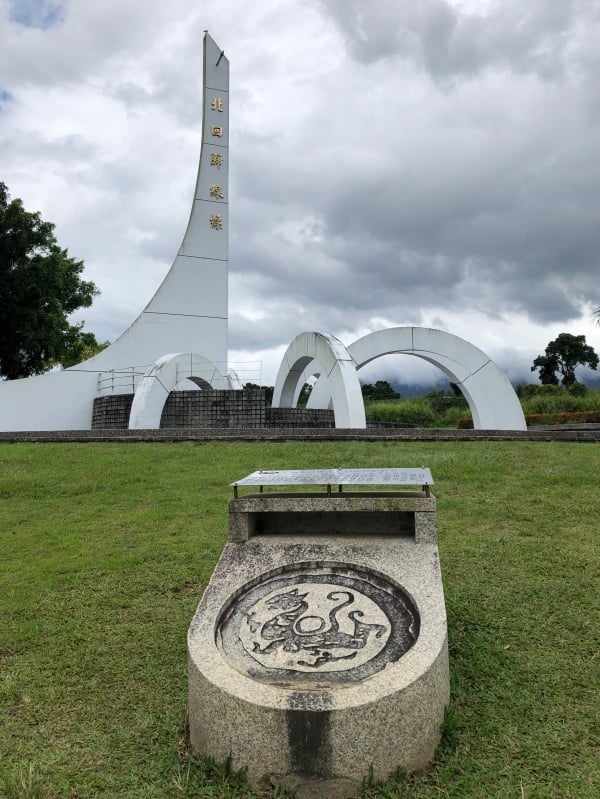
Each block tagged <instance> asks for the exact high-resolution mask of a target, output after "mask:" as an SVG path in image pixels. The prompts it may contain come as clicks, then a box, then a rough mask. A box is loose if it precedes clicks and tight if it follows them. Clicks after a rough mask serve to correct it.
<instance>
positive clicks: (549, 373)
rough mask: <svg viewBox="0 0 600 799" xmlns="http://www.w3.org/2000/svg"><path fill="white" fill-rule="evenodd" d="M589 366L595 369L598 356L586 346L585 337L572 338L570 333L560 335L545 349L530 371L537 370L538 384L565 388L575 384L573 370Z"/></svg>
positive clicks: (592, 349)
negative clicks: (538, 373)
mask: <svg viewBox="0 0 600 799" xmlns="http://www.w3.org/2000/svg"><path fill="white" fill-rule="evenodd" d="M577 366H589V367H590V369H596V367H597V366H598V356H597V355H596V353H595V352H594V348H593V347H590V346H589V344H586V341H585V336H573V335H571V333H560V334H559V336H558V338H556V339H554V341H551V342H550V343H549V344H548V346H547V347H546V354H545V355H538V356H537V358H536V359H535V360H534V362H533V366H532V367H531V371H532V372H535V370H536V369H539V372H540V382H541V383H543V384H545V385H548V384H550V385H555V386H557V385H558V383H559V376H560V377H561V380H560V382H561V383H562V385H563V386H564V387H565V388H569V386H571V385H573V383H575V382H576V377H575V368H576V367H577Z"/></svg>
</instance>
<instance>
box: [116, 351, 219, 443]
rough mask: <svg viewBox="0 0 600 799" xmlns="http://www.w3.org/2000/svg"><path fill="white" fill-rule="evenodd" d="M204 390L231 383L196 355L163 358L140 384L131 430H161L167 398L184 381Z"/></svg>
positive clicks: (213, 366)
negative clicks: (161, 419) (161, 420)
mask: <svg viewBox="0 0 600 799" xmlns="http://www.w3.org/2000/svg"><path fill="white" fill-rule="evenodd" d="M184 379H186V380H191V381H192V382H193V383H195V384H196V385H197V386H200V387H201V388H215V389H227V388H229V382H228V380H227V378H226V377H224V376H223V375H222V374H221V372H220V371H219V370H218V369H217V367H216V366H215V365H214V363H212V362H211V361H209V360H207V359H206V358H204V357H203V356H202V355H196V354H195V353H193V352H179V353H172V354H170V355H163V357H162V358H159V359H158V361H156V363H155V364H153V365H152V366H151V367H150V368H149V369H148V370H147V372H146V374H145V375H144V377H143V378H142V380H141V381H140V383H139V385H138V387H137V389H136V391H135V394H134V397H133V402H132V404H131V412H130V414H129V428H130V429H133V430H158V428H159V427H160V417H161V416H162V412H163V408H164V406H165V402H166V401H167V397H168V396H169V394H170V393H171V391H173V389H174V388H175V386H176V385H177V383H179V382H180V381H181V380H184Z"/></svg>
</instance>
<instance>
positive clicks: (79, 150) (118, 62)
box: [0, 0, 600, 382]
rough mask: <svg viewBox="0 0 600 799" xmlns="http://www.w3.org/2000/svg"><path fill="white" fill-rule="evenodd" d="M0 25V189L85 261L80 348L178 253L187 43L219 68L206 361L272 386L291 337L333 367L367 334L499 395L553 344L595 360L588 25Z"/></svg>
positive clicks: (198, 21) (111, 6)
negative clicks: (453, 344)
mask: <svg viewBox="0 0 600 799" xmlns="http://www.w3.org/2000/svg"><path fill="white" fill-rule="evenodd" d="M14 8H15V6H14V4H13V3H12V2H9V0H0V153H1V154H2V156H1V161H0V163H1V164H2V173H1V174H0V180H3V181H4V182H5V183H6V184H7V185H8V187H9V189H10V191H11V193H12V195H13V196H19V197H21V198H22V199H23V201H24V203H25V206H26V207H27V208H28V209H30V210H40V211H41V212H42V215H43V216H44V218H46V219H48V220H50V221H53V222H55V223H56V225H57V236H58V239H59V242H60V243H61V245H62V246H65V247H68V248H69V252H70V254H71V255H73V256H75V257H77V258H82V259H84V260H85V263H86V277H88V278H91V279H93V280H94V281H95V282H96V283H97V284H98V286H99V287H100V289H101V290H102V295H101V297H100V298H99V299H98V300H97V301H96V302H95V304H94V306H93V307H92V308H91V309H87V310H86V312H85V314H84V316H85V319H86V322H87V326H88V327H89V328H90V329H92V330H94V332H96V334H97V335H98V337H99V338H101V339H105V338H110V339H114V338H115V337H116V336H117V335H118V334H119V333H120V332H121V331H122V330H123V329H124V328H125V327H126V326H127V325H128V324H129V323H130V322H131V321H132V320H133V318H134V317H135V316H136V315H137V313H139V311H140V310H141V309H142V308H143V306H144V305H145V304H146V302H147V301H148V300H149V299H150V297H151V296H152V294H153V293H154V291H155V290H156V288H157V286H158V284H159V283H160V281H161V279H162V277H163V276H164V274H165V273H166V271H167V269H168V267H169V265H170V262H171V261H172V258H173V256H174V255H175V253H176V251H177V249H178V247H179V242H180V239H181V236H182V234H183V232H184V227H185V224H186V221H187V216H188V212H189V204H190V201H191V196H192V192H193V185H194V181H195V170H196V166H197V159H198V148H199V140H200V135H199V128H200V120H201V113H202V111H201V107H200V97H201V65H202V32H203V30H204V29H205V28H208V29H209V30H210V32H211V34H212V35H213V36H214V37H215V38H216V40H217V41H218V42H219V43H220V44H221V45H222V46H223V47H224V48H225V50H226V52H227V55H228V57H229V59H230V62H231V121H232V132H231V164H232V166H231V176H230V179H231V191H230V199H231V206H230V214H231V247H230V283H231V289H230V314H231V324H230V342H231V348H232V352H231V357H232V360H235V359H241V360H248V361H252V360H257V359H263V360H264V368H263V382H265V381H266V380H271V381H272V380H273V379H274V376H275V371H276V368H277V364H278V360H277V359H278V358H279V357H280V356H281V353H282V352H283V350H284V349H285V347H286V346H287V344H288V343H289V342H290V341H291V339H292V338H293V337H294V336H295V335H296V334H297V333H299V332H301V331H302V330H307V329H315V330H322V331H330V332H332V333H334V334H335V335H338V336H339V337H340V338H342V340H343V341H345V342H346V343H350V342H351V341H352V340H353V339H354V338H356V337H358V336H359V335H361V331H362V332H366V331H367V330H370V329H377V328H378V327H381V326H383V325H384V324H390V325H392V324H393V325H405V324H424V325H433V326H440V327H443V328H444V329H447V330H449V331H450V332H453V333H456V334H457V335H464V337H466V338H468V339H469V340H470V341H472V342H473V343H475V344H476V345H477V346H480V347H481V348H482V349H484V350H485V351H487V352H488V354H490V355H491V356H492V357H495V358H497V360H498V362H499V365H500V366H502V367H504V368H506V369H507V370H508V371H509V374H511V376H512V374H513V373H514V374H515V377H519V378H521V377H524V376H525V373H526V372H527V370H528V368H529V365H530V364H531V361H532V360H533V358H534V357H535V356H536V355H537V354H538V353H540V352H543V349H544V347H545V345H546V343H547V342H548V341H549V340H550V339H551V338H554V337H555V336H556V334H557V333H559V332H562V331H563V330H565V331H569V332H574V333H585V334H586V335H587V336H588V341H589V343H591V344H592V345H593V346H595V347H596V348H597V349H598V348H600V329H598V328H597V327H595V326H594V325H593V324H592V321H591V317H590V309H591V308H593V307H597V306H600V284H599V282H598V279H597V277H598V252H600V246H599V245H600V240H599V239H600V234H599V227H598V224H597V219H598V215H599V212H600V208H599V205H600V196H599V189H598V186H599V185H600V174H599V172H600V166H599V165H598V161H597V152H598V145H599V142H598V130H599V129H600V128H599V127H598V119H599V112H600V90H599V88H598V81H597V77H596V76H597V69H598V60H599V58H600V57H599V56H598V54H597V41H598V33H599V32H600V19H599V9H598V6H597V4H595V3H591V4H590V3H587V2H583V0H581V1H578V0H575V1H574V2H572V3H568V4H566V3H565V4H563V3H556V2H555V1H554V0H532V2H531V3H527V4H526V5H523V4H522V3H518V2H517V1H516V0H510V2H509V1H508V0H506V1H505V2H499V0H491V1H490V2H485V3H484V2H477V1H476V0H469V2H458V0H455V2H445V1H444V0H427V2H423V3H419V4H415V3H413V2H408V0H407V1H406V2H399V1H398V0H394V2H392V0H389V2H384V1H383V0H376V1H374V2H373V3H368V4H365V3H362V2H361V3H358V2H354V0H344V2H342V0H337V1H336V0H311V2H309V3H305V2H300V0H262V1H261V3H260V4H253V5H252V4H251V5H248V4H244V3H242V2H240V0H231V2H229V3H228V4H221V3H218V2H216V0H207V1H206V2H204V3H202V4H198V3H197V2H195V0H173V1H172V2H171V3H169V4H165V3H162V2H161V3H159V2H157V0H147V2H145V3H143V4H141V3H139V2H137V0H118V1H117V0H106V2H103V3H100V4H99V3H97V2H96V1H95V0H78V1H77V2H70V3H63V4H59V3H57V2H50V1H49V0H48V2H41V1H40V2H34V1H33V0H31V1H30V2H27V3H25V4H23V5H22V6H21V9H22V14H21V17H19V15H15V13H14ZM409 360H411V361H416V360H417V359H409ZM373 368H374V367H373ZM382 368H383V366H382ZM385 368H386V369H387V366H385ZM418 368H420V367H418ZM418 368H417V366H411V367H407V366H403V367H402V371H403V374H409V375H410V374H413V373H414V374H415V379H419V377H418V374H417V372H418ZM415 370H416V371H415ZM517 372H518V373H519V374H518V375H517ZM253 382H257V381H256V380H253Z"/></svg>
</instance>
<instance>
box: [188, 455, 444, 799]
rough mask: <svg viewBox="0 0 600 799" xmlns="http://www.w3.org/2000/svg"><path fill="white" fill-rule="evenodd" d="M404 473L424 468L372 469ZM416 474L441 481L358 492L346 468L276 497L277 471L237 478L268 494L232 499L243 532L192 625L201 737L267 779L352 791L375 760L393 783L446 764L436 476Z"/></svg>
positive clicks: (212, 750)
mask: <svg viewBox="0 0 600 799" xmlns="http://www.w3.org/2000/svg"><path fill="white" fill-rule="evenodd" d="M359 471H362V470H359ZM400 471H402V472H409V471H411V474H412V475H413V477H411V479H414V476H415V474H414V472H415V470H369V472H370V473H372V479H371V481H366V482H371V483H373V484H376V483H377V479H379V481H380V484H381V483H386V482H389V481H385V480H383V479H382V478H383V472H387V473H390V472H394V474H395V478H394V479H396V480H399V477H398V473H399V472H400ZM416 471H417V472H418V477H419V480H416V481H415V484H420V482H421V477H422V476H423V473H427V475H428V478H429V479H428V481H427V483H426V484H425V485H424V487H423V489H422V490H417V491H406V490H396V491H389V490H385V491H381V490H374V491H368V492H358V491H355V490H352V491H348V490H345V491H344V490H343V487H344V486H346V487H347V485H348V483H349V482H350V484H352V482H351V481H349V478H348V477H347V474H348V473H347V472H346V470H335V475H331V474H329V473H326V474H325V477H323V474H324V473H319V475H320V476H319V477H318V478H316V479H315V478H314V477H313V479H314V481H315V482H319V483H320V482H322V481H323V480H325V479H326V482H323V485H326V486H327V490H326V491H323V492H322V493H316V492H314V491H312V492H308V491H305V492H302V493H279V492H276V491H269V492H268V493H267V492H264V490H263V486H264V485H266V486H269V487H271V486H272V485H274V484H281V482H279V483H278V482H277V479H276V478H275V477H271V478H266V477H264V475H265V474H266V473H258V474H259V475H261V480H263V482H260V483H252V482H250V483H244V481H239V483H238V484H237V485H236V486H235V488H236V489H237V486H238V485H245V484H258V485H260V487H261V492H260V493H255V494H249V495H246V496H241V497H240V496H238V497H237V498H234V499H233V500H231V502H230V504H229V542H228V543H227V544H226V546H225V549H224V551H223V554H222V556H221V558H220V560H219V562H218V564H217V566H216V568H215V571H214V573H213V576H212V578H211V580H210V583H209V585H208V587H207V589H206V591H205V593H204V596H203V597H202V601H201V602H200V605H199V606H198V609H197V611H196V614H195V616H194V618H193V620H192V623H191V625H190V629H189V634H188V654H189V717H190V736H191V742H192V745H193V746H194V747H195V748H196V749H197V750H198V751H199V752H201V753H204V754H207V755H210V756H212V757H214V758H215V759H217V760H218V761H223V760H225V759H226V758H227V757H229V756H231V758H232V765H233V767H234V768H235V769H238V768H241V767H243V766H245V767H247V769H248V778H249V781H250V784H251V785H252V786H253V787H255V788H258V787H260V786H261V785H264V784H265V783H268V782H272V783H276V782H280V783H283V784H285V785H288V786H299V792H298V796H299V797H303V796H320V797H323V796H328V797H330V799H335V797H351V796H356V793H357V789H358V788H359V786H360V784H361V781H362V779H363V777H364V776H365V775H366V774H367V772H368V771H369V769H370V768H372V769H373V775H374V777H375V778H376V779H380V778H385V777H387V776H388V775H389V774H390V773H391V772H393V771H394V770H395V769H396V768H398V767H399V766H400V767H402V768H404V769H405V770H407V771H415V770H417V769H420V768H423V767H425V766H426V765H427V764H428V763H429V762H430V761H431V760H432V758H433V755H434V752H435V748H436V746H437V743H438V741H439V737H440V725H441V723H442V721H443V717H444V709H445V707H446V705H447V704H448V700H449V673H448V650H447V626H446V612H445V605H444V595H443V589H442V580H441V573H440V566H439V556H438V548H437V539H436V511H435V498H434V497H433V496H432V495H430V493H429V484H430V483H431V482H432V481H431V475H430V474H429V470H416ZM373 473H377V474H373ZM269 474H271V475H273V474H276V475H282V474H283V475H285V474H291V475H292V477H291V478H289V479H290V480H291V479H293V480H294V481H296V480H298V476H297V475H298V474H299V473H282V472H278V473H269ZM301 474H312V475H313V476H314V475H315V474H316V473H314V472H312V473H301ZM351 474H353V475H354V483H356V482H359V479H358V478H360V481H361V482H364V481H365V478H366V476H365V475H359V476H358V478H357V475H356V472H352V473H351ZM330 477H334V478H335V479H332V480H330V479H329V478H330ZM344 477H346V482H344ZM251 478H254V479H255V480H256V479H257V478H256V474H255V475H252V476H250V478H246V480H251ZM376 478H377V479H376ZM338 480H339V482H338ZM302 482H308V480H304V481H302ZM284 484H285V483H284ZM333 487H335V491H334V490H332V489H333ZM236 493H237V491H236Z"/></svg>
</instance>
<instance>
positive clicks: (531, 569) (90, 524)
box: [0, 441, 600, 799]
mask: <svg viewBox="0 0 600 799" xmlns="http://www.w3.org/2000/svg"><path fill="white" fill-rule="evenodd" d="M421 465H425V466H429V467H430V468H431V470H432V473H433V476H434V479H435V481H436V485H435V489H434V491H435V494H436V496H437V499H438V528H439V543H440V553H441V558H442V573H443V578H444V587H445V593H446V604H447V609H448V618H449V635H450V669H451V672H450V674H451V685H452V706H451V710H450V713H449V716H448V720H447V723H446V727H445V732H444V739H443V743H442V745H441V747H440V750H439V752H438V756H437V759H436V763H435V766H434V767H433V768H432V770H431V771H430V772H429V773H427V774H425V775H421V776H416V777H411V778H408V779H406V778H403V777H401V776H398V777H397V778H396V779H391V780H390V781H389V782H388V783H385V784H383V785H366V787H365V791H364V794H365V796H367V797H381V798H382V799H383V798H384V797H399V798H406V799H408V797H410V798H411V799H433V798H434V797H435V799H440V797H452V798H453V799H454V798H455V799H469V798H473V799H475V797H477V798H478V799H509V798H510V797H515V799H534V798H535V799H546V797H556V799H564V798H565V797H578V798H579V797H581V798H582V799H583V798H584V797H594V799H597V797H598V796H600V751H599V750H600V746H599V745H600V725H599V718H598V710H599V706H600V700H599V686H600V651H599V650H600V643H599V638H600V613H599V610H600V568H599V562H600V560H599V556H598V526H599V520H600V482H599V481H600V447H599V446H598V445H594V444H566V443H537V442H483V441H476V442H463V441H461V442H440V443H419V442H400V443H399V442H376V443H366V442H342V443H330V442H310V443H296V442H290V443H233V442H226V443H217V442H214V443H212V442H211V443H193V444H185V443H178V444H169V443H160V444H124V445H121V444H5V445H0V796H1V797H5V798H6V799H17V798H19V799H26V798H27V799H32V798H33V797H37V798H38V799H88V798H90V799H91V797H127V798H128V799H142V798H143V799H158V798H159V797H160V798H161V799H164V798H165V797H173V798H174V799H175V798H177V797H222V798H223V799H224V798H225V797H232V798H233V797H249V796H253V794H250V793H249V792H248V791H247V789H246V788H245V786H244V784H243V781H242V780H240V779H239V778H236V776H235V775H231V774H229V773H228V771H227V769H226V768H220V767H215V766H213V765H211V764H210V763H206V762H203V761H202V760H201V759H200V758H197V757H195V756H194V755H192V754H191V753H190V752H189V751H188V749H187V747H186V741H185V735H184V733H183V724H182V722H183V718H184V711H185V705H186V699H187V675H186V647H185V642H186V632H187V627H188V624H189V622H190V620H191V617H192V615H193V613H194V610H195V608H196V605H197V604H198V601H199V599H200V596H201V593H202V590H203V588H204V587H205V585H206V583H207V581H208V579H209V577H210V574H211V572H212V569H213V567H214V565H215V563H216V561H217V559H218V557H219V554H220V551H221V549H222V547H223V544H224V543H225V539H226V525H227V500H228V499H229V497H230V496H231V489H230V488H229V485H228V484H229V483H230V482H231V481H233V480H234V479H236V478H240V477H243V476H244V475H245V474H247V473H249V472H251V471H253V470H255V469H259V468H263V469H269V468H311V467H314V468H317V467H321V468H326V467H341V466H347V467H368V466H373V467H375V466H379V467H384V466H390V467H391V466H421ZM363 755H364V753H359V752H357V756H363ZM276 795H279V796H281V795H282V794H281V793H279V794H276Z"/></svg>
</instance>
